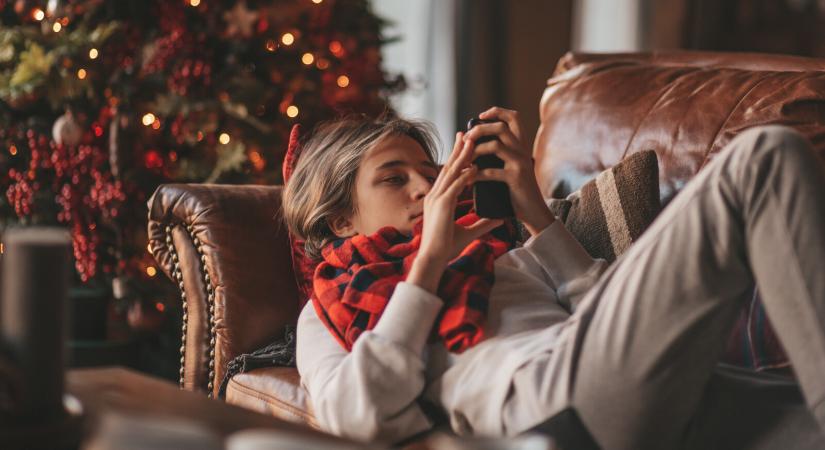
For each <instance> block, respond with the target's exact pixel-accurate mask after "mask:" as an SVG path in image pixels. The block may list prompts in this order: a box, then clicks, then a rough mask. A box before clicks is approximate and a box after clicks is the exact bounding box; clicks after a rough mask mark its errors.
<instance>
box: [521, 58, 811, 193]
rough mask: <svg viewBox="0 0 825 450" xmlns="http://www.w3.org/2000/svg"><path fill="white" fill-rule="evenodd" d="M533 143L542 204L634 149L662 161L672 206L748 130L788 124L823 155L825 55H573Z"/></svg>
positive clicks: (560, 71) (557, 78)
mask: <svg viewBox="0 0 825 450" xmlns="http://www.w3.org/2000/svg"><path fill="white" fill-rule="evenodd" d="M540 110H541V124H540V126H539V130H538V133H537V135H536V139H535V142H534V146H533V156H534V157H535V159H536V168H537V169H536V170H537V178H538V181H539V186H540V187H541V189H542V192H543V194H544V196H545V198H549V197H560V196H564V195H566V194H568V193H569V192H571V191H574V190H576V189H578V188H579V187H580V186H581V185H582V184H584V183H585V182H586V181H588V180H589V179H591V178H592V177H593V176H595V175H596V174H597V173H599V172H600V171H602V170H604V169H606V168H607V167H610V166H612V165H614V164H616V163H617V162H619V161H620V160H622V159H623V158H625V157H626V156H628V155H631V154H633V153H635V152H638V151H641V150H646V149H653V150H655V151H656V153H657V156H658V157H659V169H660V170H659V176H660V188H661V193H662V197H663V201H665V202H667V201H668V200H669V199H670V198H671V197H672V196H673V195H675V193H676V192H678V190H679V189H680V188H681V187H682V186H683V185H684V184H685V183H686V182H687V181H688V180H689V179H690V178H692V177H693V176H694V175H695V174H696V173H697V172H698V171H699V170H700V169H701V168H702V167H703V166H704V165H705V164H706V163H707V162H708V161H709V160H710V159H712V158H713V156H714V155H715V154H716V153H718V152H719V150H720V149H722V148H723V147H724V146H725V144H727V143H728V142H729V141H730V140H731V139H732V138H733V137H734V136H736V135H737V134H738V133H740V132H741V131H743V130H745V129H747V128H750V127H752V126H757V125H765V124H783V125H788V126H791V127H794V128H796V129H797V130H799V131H800V132H802V133H803V134H804V135H805V136H807V137H808V138H809V139H810V140H811V141H812V142H813V144H814V146H815V148H816V149H817V151H819V152H820V153H821V154H823V155H825V59H811V58H802V57H794V56H784V55H765V54H748V53H710V52H688V51H678V52H667V53H630V54H576V53H569V54H567V55H566V56H564V57H563V58H562V59H561V60H560V61H559V63H558V65H557V68H556V72H555V74H554V76H553V77H552V78H550V79H549V80H548V82H547V88H546V89H545V91H544V94H543V96H542V99H541V105H540Z"/></svg>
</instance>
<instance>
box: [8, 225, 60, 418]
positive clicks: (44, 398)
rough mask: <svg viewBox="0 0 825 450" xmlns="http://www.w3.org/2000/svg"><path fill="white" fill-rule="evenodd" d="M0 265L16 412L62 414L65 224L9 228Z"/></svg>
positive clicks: (21, 415) (23, 414)
mask: <svg viewBox="0 0 825 450" xmlns="http://www.w3.org/2000/svg"><path fill="white" fill-rule="evenodd" d="M3 240H4V244H5V249H4V253H3V255H2V259H3V261H2V266H1V267H0V269H1V271H2V273H0V278H2V281H1V282H0V339H2V343H3V346H4V347H5V348H6V353H7V357H8V358H9V359H10V360H11V361H10V362H11V364H12V365H14V366H15V367H16V368H17V369H18V370H19V373H20V375H21V378H20V386H19V387H20V390H19V392H18V393H17V395H16V396H15V397H17V401H16V403H17V405H16V406H17V408H16V409H17V411H16V412H19V414H15V415H17V416H18V417H19V419H20V420H21V421H25V422H32V421H37V422H41V423H43V422H49V421H52V420H59V419H60V418H61V417H62V416H63V414H64V409H63V371H64V364H65V363H64V343H65V340H66V331H65V326H64V322H65V319H64V313H63V311H64V305H65V304H66V296H67V291H68V286H69V273H70V272H69V270H70V267H71V253H70V242H71V241H70V238H69V235H68V233H67V232H66V231H65V230H62V229H58V228H49V227H29V228H17V229H11V230H8V231H7V232H6V233H5V235H4V236H3Z"/></svg>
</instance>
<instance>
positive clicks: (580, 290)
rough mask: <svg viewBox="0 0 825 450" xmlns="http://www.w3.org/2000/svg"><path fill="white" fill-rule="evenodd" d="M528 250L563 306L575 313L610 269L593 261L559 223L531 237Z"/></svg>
mask: <svg viewBox="0 0 825 450" xmlns="http://www.w3.org/2000/svg"><path fill="white" fill-rule="evenodd" d="M524 249H525V250H527V252H528V253H529V254H530V255H531V256H532V257H533V258H534V259H535V260H536V262H538V264H539V265H540V266H541V268H542V269H543V270H544V272H545V273H546V275H547V277H548V278H549V279H550V281H551V283H549V284H550V285H552V286H555V289H556V296H557V297H558V299H559V303H561V304H562V306H564V307H565V308H567V309H568V310H569V311H571V312H572V311H575V310H576V306H578V304H579V302H580V301H581V300H582V298H583V297H584V294H585V293H587V291H588V290H589V289H590V287H591V286H593V285H594V284H596V281H598V279H599V277H600V276H601V274H602V272H604V271H605V269H607V262H606V261H605V260H603V259H593V258H592V257H591V256H590V255H589V254H588V253H587V251H586V250H585V249H584V247H582V245H581V244H580V243H579V241H577V240H576V238H575V237H573V235H572V234H570V232H569V231H567V229H566V228H564V225H563V224H562V223H561V221H558V220H557V221H555V222H553V223H552V224H550V225H549V226H547V227H546V228H544V229H543V230H541V231H540V232H539V233H537V234H535V235H533V236H531V237H530V239H528V240H527V241H526V242H524Z"/></svg>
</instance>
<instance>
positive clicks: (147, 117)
mask: <svg viewBox="0 0 825 450" xmlns="http://www.w3.org/2000/svg"><path fill="white" fill-rule="evenodd" d="M142 122H143V124H144V125H146V126H147V127H148V126H149V125H152V124H153V123H155V115H154V114H152V113H146V114H144V115H143V119H142Z"/></svg>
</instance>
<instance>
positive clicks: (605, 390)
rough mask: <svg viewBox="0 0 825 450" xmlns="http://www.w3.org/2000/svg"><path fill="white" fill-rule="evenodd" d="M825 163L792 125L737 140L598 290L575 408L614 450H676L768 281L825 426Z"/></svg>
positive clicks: (586, 318)
mask: <svg viewBox="0 0 825 450" xmlns="http://www.w3.org/2000/svg"><path fill="white" fill-rule="evenodd" d="M823 262H825V168H824V167H823V164H822V161H821V160H820V159H818V158H817V157H816V156H815V155H814V154H813V153H812V151H811V148H810V144H809V143H808V142H807V141H806V140H805V139H803V138H802V137H801V136H800V135H799V134H797V133H796V132H794V131H791V130H790V129H788V128H784V127H778V126H770V127H761V128H758V129H753V130H749V131H746V132H744V133H742V134H741V135H740V136H738V137H737V138H735V139H734V140H733V141H732V142H731V143H730V145H729V146H728V148H726V149H725V150H724V151H723V152H721V153H720V154H718V155H717V157H716V158H715V160H714V161H713V162H711V163H710V164H709V166H708V167H706V168H704V169H703V170H702V171H701V173H700V174H699V175H697V177H696V178H695V179H694V180H693V181H691V182H690V183H689V184H688V185H687V186H686V187H685V189H684V190H683V192H682V193H680V194H679V195H678V196H677V197H676V198H675V199H674V200H673V202H672V203H671V205H669V206H668V207H667V208H666V209H665V210H664V211H663V212H662V215H661V216H660V217H659V218H657V220H656V221H655V222H654V223H653V224H652V225H651V227H650V229H649V230H648V231H647V232H646V233H645V234H644V235H643V236H642V237H641V238H640V239H639V241H638V242H637V243H635V244H634V245H633V246H632V247H631V248H630V249H629V250H628V251H627V253H626V254H624V255H623V256H622V257H621V258H620V259H619V260H618V261H617V262H616V263H615V264H614V265H613V266H612V267H611V268H610V269H609V270H608V272H606V273H605V274H604V276H603V278H602V279H601V280H600V281H599V283H598V284H597V285H596V286H595V287H594V288H593V289H592V290H591V292H589V293H588V296H587V298H586V299H585V301H584V302H583V303H582V305H581V309H580V310H579V311H577V313H576V314H575V315H574V317H573V321H574V322H578V326H577V331H576V333H577V336H576V339H575V341H576V343H575V345H573V347H572V348H574V349H575V350H574V353H576V354H575V355H573V356H572V358H571V360H572V361H575V362H574V363H573V364H572V366H573V367H572V369H571V370H572V373H571V380H572V386H570V387H569V389H570V393H571V396H572V403H573V406H574V407H575V409H576V410H577V411H578V413H579V415H580V416H581V418H582V420H583V422H584V423H585V425H586V426H587V427H588V429H589V430H590V432H591V433H592V434H593V435H594V437H595V438H596V440H597V441H598V442H599V443H600V445H601V446H602V447H604V448H606V449H634V450H638V449H648V448H667V449H672V448H677V447H678V442H679V440H680V438H681V435H682V433H683V432H684V430H685V426H686V424H687V423H688V420H689V419H690V417H691V415H692V414H693V411H694V410H695V408H696V406H697V404H698V402H699V399H700V397H701V395H702V391H703V388H704V387H705V384H706V382H707V380H708V378H709V376H710V373H711V371H712V369H713V367H714V366H715V364H716V363H717V360H718V358H719V355H720V352H721V349H722V343H723V341H724V337H725V336H726V335H727V333H728V332H729V330H730V327H731V325H732V322H733V320H734V317H735V315H736V312H737V310H738V308H739V307H741V305H742V302H740V301H738V300H739V299H741V298H742V297H743V294H744V293H745V292H746V290H747V289H748V287H749V286H750V285H751V284H752V283H753V282H754V280H755V281H756V282H757V284H758V286H759V290H760V292H761V294H762V296H763V301H764V303H765V308H766V310H767V313H768V316H769V317H770V319H771V322H772V323H773V325H774V327H775V329H776V332H777V334H778V335H779V338H780V339H781V341H782V343H783V344H784V346H785V348H786V350H787V352H788V355H789V356H790V359H791V361H792V363H793V365H794V369H795V371H796V374H797V376H798V379H799V381H800V384H801V386H802V390H803V393H804V394H805V397H806V400H807V402H808V404H809V406H810V407H811V409H812V410H813V412H814V415H815V416H816V417H817V419H818V421H819V423H820V424H821V425H822V424H825V403H823V397H825V273H823V269H822V264H823Z"/></svg>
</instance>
